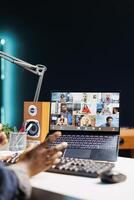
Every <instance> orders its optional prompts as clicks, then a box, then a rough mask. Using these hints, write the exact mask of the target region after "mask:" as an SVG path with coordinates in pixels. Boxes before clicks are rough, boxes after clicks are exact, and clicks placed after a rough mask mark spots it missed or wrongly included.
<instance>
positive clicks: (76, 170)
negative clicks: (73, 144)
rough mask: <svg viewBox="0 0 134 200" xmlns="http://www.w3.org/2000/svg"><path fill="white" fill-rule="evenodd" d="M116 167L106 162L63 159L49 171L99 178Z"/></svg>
mask: <svg viewBox="0 0 134 200" xmlns="http://www.w3.org/2000/svg"><path fill="white" fill-rule="evenodd" d="M114 166H115V165H114V164H113V163H110V162H106V161H103V162H101V161H93V160H89V159H78V158H68V157H62V158H61V161H60V163H59V164H58V165H56V166H55V168H51V169H49V170H48V171H49V172H54V173H61V174H70V175H77V176H84V177H92V178H97V177H98V176H100V175H101V174H102V173H104V172H106V171H110V170H111V169H112V168H113V167H114Z"/></svg>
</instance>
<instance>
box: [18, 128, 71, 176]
mask: <svg viewBox="0 0 134 200" xmlns="http://www.w3.org/2000/svg"><path fill="white" fill-rule="evenodd" d="M60 136H61V132H58V131H57V132H55V133H54V134H52V135H50V136H49V137H48V138H47V139H46V140H45V141H44V142H43V143H41V144H40V145H38V146H36V147H35V148H33V149H32V150H30V151H28V152H26V153H24V154H22V155H21V157H20V159H19V161H18V163H17V164H15V165H17V167H20V168H21V167H22V168H23V169H25V171H26V173H27V174H28V175H29V176H34V175H36V174H37V173H39V172H41V171H46V170H48V169H49V168H51V167H52V166H53V165H55V164H57V163H58V162H60V158H61V156H62V150H64V149H65V148H66V147H67V143H66V142H62V143H61V144H58V145H56V146H53V147H49V144H50V143H53V142H54V141H55V140H56V139H57V138H58V137H60Z"/></svg>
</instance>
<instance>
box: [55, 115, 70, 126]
mask: <svg viewBox="0 0 134 200" xmlns="http://www.w3.org/2000/svg"><path fill="white" fill-rule="evenodd" d="M67 124H68V123H67V118H66V117H64V116H63V115H61V117H59V118H58V120H57V124H56V125H58V126H63V125H67Z"/></svg>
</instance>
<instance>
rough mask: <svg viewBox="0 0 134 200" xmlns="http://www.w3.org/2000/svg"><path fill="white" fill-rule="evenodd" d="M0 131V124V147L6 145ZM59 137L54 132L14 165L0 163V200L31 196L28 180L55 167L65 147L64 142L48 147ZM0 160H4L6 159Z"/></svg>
mask: <svg viewBox="0 0 134 200" xmlns="http://www.w3.org/2000/svg"><path fill="white" fill-rule="evenodd" d="M1 130H2V125H1V124H0V147H2V146H3V145H4V144H6V143H7V138H6V135H5V133H4V132H2V131H1ZM60 136H61V133H60V132H55V133H54V134H53V135H51V136H49V137H48V138H47V139H46V140H45V141H44V142H43V143H41V144H40V145H38V146H36V147H34V148H33V149H31V150H29V151H27V152H26V153H23V154H22V155H21V156H20V159H19V161H18V162H17V163H16V164H13V165H10V166H8V167H5V166H4V164H3V162H1V161H0V200H14V199H16V200H17V199H24V198H26V199H27V198H29V197H30V196H31V185H30V181H29V178H30V177H31V176H34V175H36V174H38V173H39V172H41V171H46V170H48V169H49V168H51V167H52V166H53V165H56V164H57V163H58V162H59V161H60V158H61V155H62V150H64V149H65V148H66V147H67V143H65V142H63V143H61V144H59V145H56V146H53V147H49V144H50V143H52V142H54V141H55V140H56V139H57V138H58V137H60ZM0 159H1V160H6V159H7V157H0Z"/></svg>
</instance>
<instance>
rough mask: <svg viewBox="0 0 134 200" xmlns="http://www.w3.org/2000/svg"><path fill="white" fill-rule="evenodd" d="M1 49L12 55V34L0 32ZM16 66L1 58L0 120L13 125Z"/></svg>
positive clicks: (14, 47)
mask: <svg viewBox="0 0 134 200" xmlns="http://www.w3.org/2000/svg"><path fill="white" fill-rule="evenodd" d="M0 38H2V39H1V40H0V42H1V44H2V45H3V46H2V48H1V50H2V51H4V52H6V53H8V54H10V55H14V56H16V54H15V51H16V44H17V41H16V39H15V38H14V36H12V35H11V34H10V35H7V32H6V33H0ZM16 73H17V70H16V66H15V65H14V64H12V63H10V62H8V61H6V60H4V59H2V58H1V86H2V87H1V97H0V98H1V122H2V123H3V124H6V123H8V124H10V125H14V122H15V112H16V105H17V104H16V96H17V94H16V91H17V89H16V84H17V82H16V79H15V77H16Z"/></svg>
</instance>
